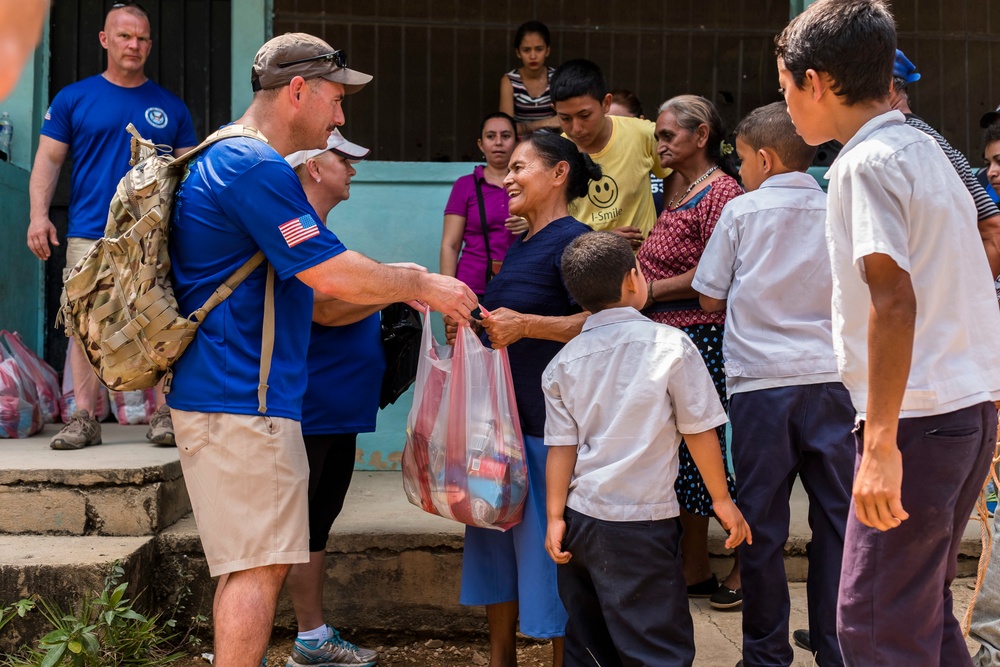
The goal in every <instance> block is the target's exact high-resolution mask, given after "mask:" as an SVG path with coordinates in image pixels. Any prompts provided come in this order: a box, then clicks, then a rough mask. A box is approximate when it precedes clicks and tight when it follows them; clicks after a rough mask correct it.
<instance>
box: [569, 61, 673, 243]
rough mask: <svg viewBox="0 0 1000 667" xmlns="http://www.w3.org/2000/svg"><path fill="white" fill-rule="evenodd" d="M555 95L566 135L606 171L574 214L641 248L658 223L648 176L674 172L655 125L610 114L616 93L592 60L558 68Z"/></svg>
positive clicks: (573, 209) (576, 203)
mask: <svg viewBox="0 0 1000 667" xmlns="http://www.w3.org/2000/svg"><path fill="white" fill-rule="evenodd" d="M550 94H551V96H552V106H553V108H554V109H555V111H556V116H557V117H558V119H559V123H560V125H561V126H562V130H563V133H564V136H566V137H567V138H569V139H571V140H572V141H573V143H575V144H576V146H577V148H579V149H580V150H581V151H582V152H584V153H587V154H589V155H590V157H591V159H593V160H594V162H596V163H598V164H599V165H601V170H602V171H603V172H604V177H603V178H602V179H601V180H599V181H596V182H595V183H592V184H591V186H590V190H589V191H588V193H587V196H586V197H581V198H580V199H577V200H576V201H574V202H573V203H572V204H571V205H570V213H571V214H572V215H573V216H574V217H576V218H577V219H578V220H580V221H581V222H583V223H585V224H587V225H589V226H590V227H592V228H593V229H595V230H598V231H611V232H615V233H616V234H618V235H619V236H622V237H624V238H625V239H627V240H628V241H629V242H630V243H631V244H632V247H633V249H635V248H638V247H639V244H640V243H642V240H643V239H644V238H646V235H647V234H648V233H649V230H650V229H652V228H653V224H654V223H655V222H656V207H655V205H654V204H653V195H652V192H651V191H650V188H649V173H650V172H653V173H654V174H655V175H657V176H660V177H664V176H666V175H668V174H669V173H670V170H669V169H664V168H663V167H661V166H660V160H659V157H658V156H657V154H656V138H655V137H654V136H653V131H654V128H655V126H654V124H653V122H652V121H648V120H644V119H640V118H627V117H623V116H611V115H609V114H608V111H609V110H610V108H611V94H610V93H609V92H608V88H607V83H606V82H605V80H604V75H603V74H602V73H601V68H600V67H598V66H597V65H596V64H595V63H593V62H591V61H589V60H570V61H569V62H566V63H563V64H562V65H561V66H560V67H559V68H558V69H556V71H555V74H553V75H552V82H551V84H550Z"/></svg>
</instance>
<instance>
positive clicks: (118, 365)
mask: <svg viewBox="0 0 1000 667" xmlns="http://www.w3.org/2000/svg"><path fill="white" fill-rule="evenodd" d="M127 130H128V132H129V133H130V134H131V135H132V142H131V145H132V159H131V162H130V164H131V165H132V169H131V170H129V172H128V173H127V174H125V176H124V177H123V178H122V179H121V181H120V182H119V183H118V189H117V191H116V192H115V196H114V198H113V199H112V200H111V207H110V211H109V213H108V224H107V228H106V229H105V231H104V238H102V239H98V240H97V241H96V242H95V243H94V245H93V246H92V247H91V248H90V250H89V251H87V254H86V255H84V257H83V259H81V260H80V261H79V263H77V265H76V266H75V267H74V268H73V270H72V272H71V273H70V276H69V278H68V279H67V280H66V305H65V306H63V311H62V316H63V318H64V319H65V323H66V335H67V336H70V335H72V336H76V338H77V339H78V340H79V341H80V343H81V344H82V345H83V349H84V350H85V351H86V354H87V359H88V360H89V361H90V363H91V365H92V366H93V367H94V371H95V372H96V373H97V376H98V378H100V380H101V382H102V383H103V384H104V385H105V386H107V387H108V388H109V389H113V390H115V391H128V390H132V389H146V388H149V387H153V386H155V385H156V384H157V383H158V382H159V381H160V378H163V377H165V378H166V380H165V381H164V387H163V390H164V393H166V392H168V391H169V390H170V380H171V375H172V374H171V370H170V367H171V365H172V364H173V363H174V362H175V361H176V360H177V359H178V358H179V357H180V356H181V354H183V352H184V350H185V348H187V346H188V344H190V343H191V341H192V340H194V336H195V332H196V331H197V329H198V326H199V325H200V324H201V323H202V322H203V321H204V320H205V317H206V316H207V315H208V313H209V312H210V311H211V310H212V309H213V308H215V307H216V306H217V305H219V304H220V303H222V302H223V301H224V300H225V299H226V298H227V297H228V296H229V295H230V294H232V291H233V290H234V289H236V287H237V286H238V285H239V284H240V283H242V282H243V280H244V279H246V277H247V276H249V275H250V273H251V272H252V271H253V270H254V269H256V268H257V267H258V266H260V264H261V262H263V261H264V253H263V252H258V253H257V254H256V255H254V256H253V257H251V258H250V259H249V260H247V262H246V263H245V264H243V266H241V267H240V268H239V269H237V270H236V271H235V272H234V273H233V274H232V275H231V276H230V277H229V278H228V279H227V280H226V281H225V282H224V283H223V284H222V285H220V286H219V287H218V289H216V290H215V293H214V294H212V296H211V298H209V300H208V301H206V302H205V304H204V305H203V306H202V307H201V308H199V309H198V310H196V311H195V312H194V313H192V314H191V315H190V316H184V315H182V314H181V313H180V312H178V306H177V300H176V299H175V298H174V293H173V288H172V287H171V284H170V256H169V255H168V252H167V238H168V233H169V229H168V228H169V223H170V211H171V207H172V205H173V199H174V194H175V193H176V191H177V188H178V186H179V185H180V182H181V180H182V178H183V176H184V172H185V170H186V168H187V165H188V163H189V162H190V161H191V159H192V158H194V157H195V156H196V155H198V153H199V152H200V151H202V150H204V149H205V148H206V147H208V146H209V145H211V144H212V143H214V142H216V141H219V140H221V139H228V138H231V137H250V138H253V139H258V140H260V141H263V142H265V143H267V139H266V138H265V137H264V135H263V134H261V133H260V132H259V131H257V130H256V129H254V128H252V127H248V126H243V125H229V126H227V127H224V128H222V129H221V130H219V131H218V132H215V133H214V134H212V135H211V136H209V137H208V138H207V139H205V141H203V142H202V143H201V144H199V145H198V146H197V147H196V148H194V149H193V150H191V151H190V152H189V153H185V154H184V155H183V156H181V157H178V158H174V157H173V156H171V155H170V149H169V147H167V146H157V145H155V144H152V143H150V142H149V141H147V140H146V139H143V138H142V137H141V136H139V133H138V131H137V130H136V129H135V127H134V126H133V125H132V124H131V123H130V124H129V126H128V128H127ZM263 339H264V340H263V344H262V350H261V375H260V387H259V388H258V398H259V400H260V411H261V412H262V413H263V412H266V410H267V405H266V400H265V395H266V392H267V376H268V372H269V370H270V359H271V351H272V349H273V343H274V269H273V267H271V266H270V265H268V274H267V288H266V297H265V303H264V336H263Z"/></svg>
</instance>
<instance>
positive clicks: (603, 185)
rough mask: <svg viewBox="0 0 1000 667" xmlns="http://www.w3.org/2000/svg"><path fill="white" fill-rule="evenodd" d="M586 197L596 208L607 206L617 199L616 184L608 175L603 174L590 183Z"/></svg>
mask: <svg viewBox="0 0 1000 667" xmlns="http://www.w3.org/2000/svg"><path fill="white" fill-rule="evenodd" d="M587 199H589V200H590V203H591V204H593V205H594V206H596V207H597V208H608V207H609V206H611V205H613V204H614V203H615V202H616V201H618V184H617V183H615V179H613V178H611V177H610V176H604V177H602V178H601V180H599V181H594V182H593V183H591V184H590V189H589V190H587Z"/></svg>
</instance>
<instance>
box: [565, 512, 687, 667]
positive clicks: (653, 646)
mask: <svg viewBox="0 0 1000 667" xmlns="http://www.w3.org/2000/svg"><path fill="white" fill-rule="evenodd" d="M565 517H566V537H565V538H564V540H563V549H564V550H566V551H569V552H570V553H571V554H573V558H572V559H570V561H569V563H567V564H566V565H560V566H558V568H557V576H558V580H559V597H560V598H562V601H563V604H564V605H565V607H566V611H567V612H568V613H569V621H568V622H567V623H566V648H565V652H564V655H563V663H564V664H565V665H566V667H584V666H586V667H596V666H597V665H600V667H689V666H690V665H691V663H692V662H693V661H694V624H693V623H692V621H691V612H690V610H689V609H688V601H687V589H686V587H685V586H684V572H683V569H682V567H681V559H680V537H681V527H680V521H679V520H678V519H664V520H662V521H601V520H599V519H594V518H592V517H589V516H587V515H585V514H581V513H579V512H574V511H573V510H571V509H569V508H567V509H566V514H565Z"/></svg>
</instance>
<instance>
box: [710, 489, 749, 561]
mask: <svg viewBox="0 0 1000 667" xmlns="http://www.w3.org/2000/svg"><path fill="white" fill-rule="evenodd" d="M712 509H713V510H714V511H715V516H716V517H718V519H719V523H721V524H722V527H723V528H724V529H725V530H726V532H727V533H729V537H727V538H726V548H727V549H735V548H736V547H737V546H739V545H740V544H742V543H743V541H744V540H746V543H747V544H753V535H751V534H750V526H748V525H747V520H746V519H744V518H743V513H742V512H740V510H739V508H738V507H736V505H735V504H734V503H733V501H732V500H731V499H730V498H726V499H725V500H722V501H720V502H716V503H712Z"/></svg>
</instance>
